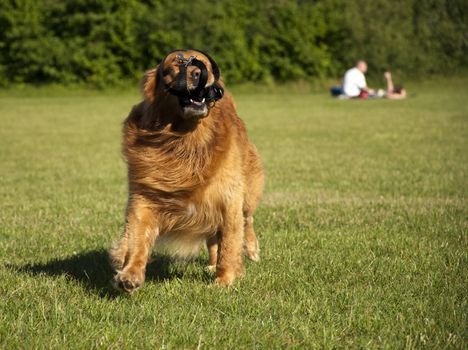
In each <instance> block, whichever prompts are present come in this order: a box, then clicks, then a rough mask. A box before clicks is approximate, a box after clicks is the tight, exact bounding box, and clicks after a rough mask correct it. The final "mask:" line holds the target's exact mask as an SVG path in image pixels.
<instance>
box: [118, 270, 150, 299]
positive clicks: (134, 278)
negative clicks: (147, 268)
mask: <svg viewBox="0 0 468 350" xmlns="http://www.w3.org/2000/svg"><path fill="white" fill-rule="evenodd" d="M144 281H145V274H144V272H143V273H136V272H132V271H119V272H117V274H116V275H115V276H114V287H115V288H116V289H118V290H121V291H123V292H125V293H128V294H132V293H133V292H134V291H136V290H137V289H138V288H140V287H141V286H142V284H143V282H144Z"/></svg>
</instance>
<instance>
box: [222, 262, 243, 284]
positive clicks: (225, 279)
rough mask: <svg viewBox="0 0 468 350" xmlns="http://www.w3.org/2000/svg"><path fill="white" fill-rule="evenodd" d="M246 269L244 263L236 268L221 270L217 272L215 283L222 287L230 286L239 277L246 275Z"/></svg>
mask: <svg viewBox="0 0 468 350" xmlns="http://www.w3.org/2000/svg"><path fill="white" fill-rule="evenodd" d="M244 275H245V271H244V267H243V266H242V265H240V266H238V268H237V269H235V270H231V269H229V270H221V271H217V272H216V279H215V284H216V285H218V286H221V287H229V286H230V285H232V283H233V282H234V281H235V280H236V279H237V278H241V277H244Z"/></svg>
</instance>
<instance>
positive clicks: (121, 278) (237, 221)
mask: <svg viewBox="0 0 468 350" xmlns="http://www.w3.org/2000/svg"><path fill="white" fill-rule="evenodd" d="M143 95H144V96H143V97H144V100H143V101H142V102H141V103H139V104H138V105H136V106H134V107H133V109H132V111H131V112H130V115H129V116H128V117H127V119H126V120H125V122H124V126H123V153H124V156H125V159H126V161H127V164H128V189H129V195H128V205H127V210H126V225H125V228H124V230H123V233H122V235H121V237H120V239H119V240H118V241H117V242H116V243H115V244H114V246H113V248H112V249H111V250H110V258H111V263H112V265H113V267H114V268H115V270H116V275H115V277H114V284H115V286H116V287H117V288H118V289H121V290H123V291H125V292H127V293H132V292H133V291H135V290H136V289H137V288H139V287H140V286H141V285H142V284H143V282H144V280H145V270H146V264H147V262H148V258H149V255H150V254H151V250H152V248H153V245H154V244H155V243H156V245H165V246H166V247H169V249H170V250H169V251H170V252H172V254H173V255H176V256H182V257H187V256H193V255H194V254H195V253H196V252H197V251H198V249H199V247H200V246H201V245H202V244H203V243H205V242H206V245H207V248H208V252H209V263H208V268H210V269H211V270H215V271H216V279H215V283H217V284H219V285H222V286H229V285H231V284H232V283H233V281H234V280H235V279H236V278H237V277H240V276H242V275H243V273H244V267H243V254H245V255H246V256H247V257H248V258H250V259H251V260H254V261H258V260H259V245H258V240H257V237H256V235H255V232H254V228H253V214H254V211H255V209H256V207H257V205H258V202H259V199H260V196H261V193H262V190H263V182H264V176H263V169H262V165H261V161H260V158H259V155H258V153H257V150H256V148H255V146H253V145H252V144H251V143H250V142H249V140H248V138H247V132H246V128H245V125H244V123H243V121H242V120H241V119H240V118H239V117H238V116H237V113H236V109H235V106H234V102H233V99H232V97H231V95H230V94H229V93H227V92H226V93H224V86H223V83H222V82H221V80H220V77H219V69H218V67H217V65H216V63H215V62H214V60H213V59H212V58H211V57H210V56H208V54H206V53H203V52H201V51H197V50H177V51H173V52H171V53H169V54H168V55H167V56H166V58H165V59H164V60H163V61H162V62H161V63H160V64H159V65H158V66H157V67H156V68H155V69H152V70H150V71H149V72H147V73H146V75H145V78H144V81H143Z"/></svg>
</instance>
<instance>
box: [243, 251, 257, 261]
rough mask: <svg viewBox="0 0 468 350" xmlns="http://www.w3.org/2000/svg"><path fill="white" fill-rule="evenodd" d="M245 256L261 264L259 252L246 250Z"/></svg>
mask: <svg viewBox="0 0 468 350" xmlns="http://www.w3.org/2000/svg"><path fill="white" fill-rule="evenodd" d="M245 255H246V256H247V258H249V259H250V260H252V261H255V262H259V261H260V252H259V251H258V250H248V249H246V251H245Z"/></svg>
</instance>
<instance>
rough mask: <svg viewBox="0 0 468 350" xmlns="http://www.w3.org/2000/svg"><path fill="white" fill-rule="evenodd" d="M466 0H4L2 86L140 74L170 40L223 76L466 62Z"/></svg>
mask: <svg viewBox="0 0 468 350" xmlns="http://www.w3.org/2000/svg"><path fill="white" fill-rule="evenodd" d="M466 23H468V21H467V19H466V8H465V7H464V0H453V1H443V0H428V1H423V2H421V1H416V0H408V1H406V2H399V3H398V4H396V3H392V2H388V1H386V0H372V1H370V0H356V1H346V0H322V1H315V2H311V1H300V0H296V1H293V0H291V1H287V0H270V1H260V0H251V1H247V0H238V1H228V0H218V1H216V2H213V1H208V0H199V1H195V2H172V1H171V2H166V1H162V0H146V1H144V0H140V1H137V0H128V1H124V0H67V1H58V0H43V1H36V0H4V1H2V2H1V3H0V84H2V85H6V84H8V83H18V82H26V83H49V82H58V83H65V84H67V83H79V82H85V83H87V84H91V85H96V86H105V85H108V84H115V83H117V82H118V81H120V80H122V79H124V80H125V79H129V78H130V79H134V78H136V77H140V76H141V75H142V72H143V71H144V70H146V69H148V68H150V67H153V66H155V65H156V64H157V63H158V62H159V61H160V60H161V59H162V58H163V57H164V55H165V54H166V53H167V52H169V51H171V50H173V49H176V48H185V47H193V48H199V49H201V50H206V51H207V52H209V53H211V54H212V55H213V56H214V58H215V59H216V60H217V62H218V63H219V65H220V66H221V69H222V73H223V76H224V78H225V79H226V80H228V81H229V82H242V81H272V80H277V81H288V80H296V79H308V78H310V77H326V76H330V75H335V76H336V75H341V74H342V72H343V71H344V69H345V68H348V67H349V66H350V65H352V64H353V63H354V61H355V60H356V59H358V58H364V59H366V60H367V61H368V62H369V67H370V71H371V72H372V71H374V72H379V73H380V72H381V71H383V70H384V69H386V68H387V67H390V68H392V69H393V70H396V71H400V72H401V73H404V74H407V75H415V76H422V75H425V74H433V73H446V72H456V71H458V70H460V69H464V68H466V67H467V63H468V62H467V46H468V45H467V40H468V39H467V37H466V35H464V33H466V32H467V29H468V28H467V24H466Z"/></svg>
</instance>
